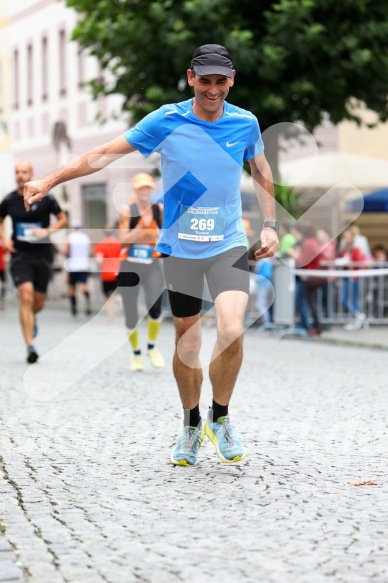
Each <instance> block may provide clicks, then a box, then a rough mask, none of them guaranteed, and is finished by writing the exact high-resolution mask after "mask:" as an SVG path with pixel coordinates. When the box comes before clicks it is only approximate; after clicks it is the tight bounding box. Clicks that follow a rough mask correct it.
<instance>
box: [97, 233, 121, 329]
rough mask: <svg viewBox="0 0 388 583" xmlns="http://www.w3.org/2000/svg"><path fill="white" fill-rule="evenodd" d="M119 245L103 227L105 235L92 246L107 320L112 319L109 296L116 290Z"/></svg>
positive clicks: (112, 313) (110, 320)
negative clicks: (98, 271) (98, 270)
mask: <svg viewBox="0 0 388 583" xmlns="http://www.w3.org/2000/svg"><path fill="white" fill-rule="evenodd" d="M120 253H121V245H120V243H119V241H118V239H116V238H115V237H114V236H113V231H112V230H111V229H109V228H108V229H105V237H104V238H103V239H102V241H100V242H99V243H97V245H96V246H95V247H94V256H95V258H96V262H97V265H98V267H99V268H100V278H101V284H102V293H103V294H104V298H105V309H106V313H107V315H108V320H109V322H113V320H114V308H113V305H112V302H111V296H112V294H113V292H114V291H115V290H116V287H117V284H116V276H117V273H118V272H119V269H120Z"/></svg>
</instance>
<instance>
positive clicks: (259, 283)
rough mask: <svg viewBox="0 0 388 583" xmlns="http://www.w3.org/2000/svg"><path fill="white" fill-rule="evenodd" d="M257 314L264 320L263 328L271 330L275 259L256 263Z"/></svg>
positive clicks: (261, 260)
mask: <svg viewBox="0 0 388 583" xmlns="http://www.w3.org/2000/svg"><path fill="white" fill-rule="evenodd" d="M255 274H256V302H255V306H256V312H257V313H258V314H260V316H261V319H262V328H263V329H264V330H265V329H268V328H271V323H272V311H271V306H272V303H273V300H274V290H273V286H272V281H273V259H272V258H269V257H268V258H266V259H260V260H259V261H258V262H257V263H256V269H255Z"/></svg>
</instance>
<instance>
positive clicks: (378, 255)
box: [372, 245, 388, 263]
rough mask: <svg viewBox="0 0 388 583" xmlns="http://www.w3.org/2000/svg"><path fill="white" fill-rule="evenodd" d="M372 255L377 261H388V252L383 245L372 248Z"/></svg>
mask: <svg viewBox="0 0 388 583" xmlns="http://www.w3.org/2000/svg"><path fill="white" fill-rule="evenodd" d="M372 257H373V260H374V261H375V262H376V263H387V262H388V253H387V250H386V248H385V247H384V246H383V245H375V246H374V247H373V249H372Z"/></svg>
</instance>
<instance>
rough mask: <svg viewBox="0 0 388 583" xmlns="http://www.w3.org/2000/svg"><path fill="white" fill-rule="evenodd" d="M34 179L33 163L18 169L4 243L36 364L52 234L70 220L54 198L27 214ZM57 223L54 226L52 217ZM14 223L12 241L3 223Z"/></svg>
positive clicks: (7, 204)
mask: <svg viewBox="0 0 388 583" xmlns="http://www.w3.org/2000/svg"><path fill="white" fill-rule="evenodd" d="M32 176H33V170H32V167H31V164H30V163H29V162H18V163H17V164H16V166H15V177H16V183H17V186H18V187H17V189H16V190H14V191H13V192H11V193H10V194H8V195H7V196H5V197H4V198H3V200H2V201H1V202H0V240H1V241H2V242H3V245H4V247H5V249H7V250H8V251H9V252H10V253H11V266H10V271H11V275H12V279H13V281H14V284H15V286H16V287H17V288H18V291H19V298H20V323H21V326H22V331H23V336H24V339H25V342H26V345H27V362H29V363H30V364H33V363H34V362H36V361H37V360H38V354H37V352H36V350H35V347H34V344H33V338H34V337H35V336H36V334H37V326H36V321H35V314H37V313H38V312H40V310H42V308H43V306H44V302H45V299H46V291H47V286H48V282H49V279H50V275H51V268H52V261H53V253H52V245H51V243H50V240H49V234H50V233H51V232H52V231H56V230H58V229H62V228H64V227H66V225H67V219H66V215H65V213H64V212H62V210H61V208H60V206H59V204H58V203H57V201H56V200H55V198H54V197H53V196H52V195H49V196H47V197H46V198H45V199H44V200H41V201H39V202H37V203H34V204H33V205H32V207H31V211H30V212H26V210H25V208H24V203H23V189H24V185H25V183H26V182H29V181H30V180H31V178H32ZM52 214H53V215H55V216H56V217H57V222H56V223H54V224H53V225H50V215H52ZM7 215H8V216H9V217H10V218H11V220H12V239H7V238H6V236H5V232H4V227H3V222H4V219H5V217H6V216H7Z"/></svg>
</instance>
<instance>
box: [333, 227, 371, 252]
mask: <svg viewBox="0 0 388 583" xmlns="http://www.w3.org/2000/svg"><path fill="white" fill-rule="evenodd" d="M346 230H349V231H351V233H352V234H353V238H354V247H356V248H357V249H359V250H360V251H361V253H362V256H363V257H364V261H371V260H372V259H373V258H372V253H371V250H370V246H369V241H368V238H367V237H365V235H362V234H361V230H360V227H359V226H358V225H355V224H353V225H351V226H350V227H349V228H348V229H346ZM345 247H346V241H345V239H344V238H343V237H341V238H340V242H339V246H338V253H339V257H341V256H342V255H341V253H342V251H343V249H344V248H345Z"/></svg>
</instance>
